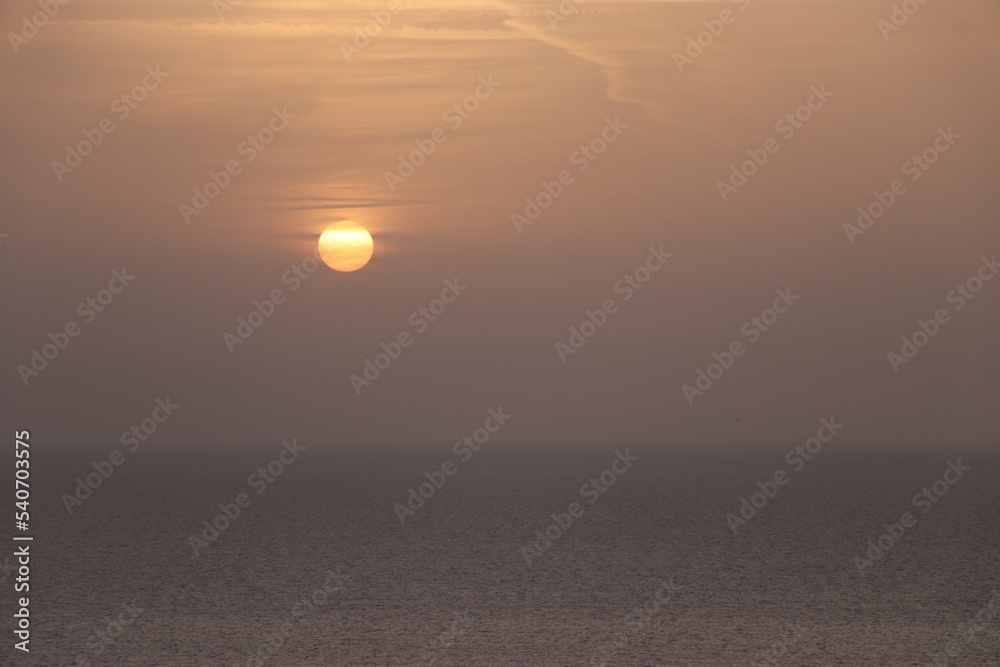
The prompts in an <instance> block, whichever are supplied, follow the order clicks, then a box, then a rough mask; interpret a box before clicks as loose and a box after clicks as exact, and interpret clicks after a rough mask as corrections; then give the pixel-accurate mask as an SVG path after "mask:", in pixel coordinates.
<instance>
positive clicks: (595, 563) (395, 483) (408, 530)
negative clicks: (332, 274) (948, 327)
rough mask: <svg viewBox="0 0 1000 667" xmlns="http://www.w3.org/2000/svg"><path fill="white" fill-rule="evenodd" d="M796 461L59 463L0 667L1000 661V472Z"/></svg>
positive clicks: (864, 459) (998, 468) (509, 449)
mask: <svg viewBox="0 0 1000 667" xmlns="http://www.w3.org/2000/svg"><path fill="white" fill-rule="evenodd" d="M835 442H836V441H834V443H835ZM799 447H800V450H798V451H797V450H796V449H795V445H794V444H788V445H774V444H763V445H762V444H754V445H746V446H733V445H718V446H715V445H711V444H698V445H686V446H676V445H674V446H667V445H659V444H650V443H639V444H631V445H630V444H628V443H608V444H606V445H593V444H588V445H580V446H575V447H574V446H566V445H559V446H557V445H537V446H528V445H523V446H506V445H504V446H501V445H495V446H493V448H490V445H486V446H485V447H483V448H481V449H479V450H478V451H475V452H474V455H468V456H467V458H466V459H465V460H463V458H461V457H459V456H456V454H455V452H454V451H452V449H451V448H442V447H441V446H440V445H427V446H423V445H413V446H386V445H369V446H360V445H359V446H353V447H333V446H324V444H323V443H316V442H313V443H304V442H299V441H295V442H291V441H286V443H285V444H279V443H274V444H271V445H267V446H247V447H236V446H226V447H221V446H210V445H205V446H198V447H195V446H180V445H169V444H164V445H158V446H157V447H155V448H153V447H151V448H148V449H143V450H139V451H138V452H136V453H135V454H132V455H129V456H128V457H126V458H125V460H124V462H121V463H120V465H113V464H112V468H111V469H109V468H108V467H107V465H104V464H103V463H102V462H105V461H106V460H107V458H108V455H109V453H110V452H111V451H112V450H113V449H114V448H115V447H114V446H113V445H107V444H105V445H80V446H64V447H61V448H54V447H52V448H47V449H46V448H38V447H37V446H36V448H35V449H34V450H33V459H32V478H31V484H32V500H31V503H32V505H31V515H32V516H31V524H30V529H29V530H28V531H26V533H24V535H29V536H31V537H32V538H33V539H32V540H31V541H20V542H13V541H11V542H9V547H8V549H7V550H6V551H7V553H6V554H5V555H4V556H0V564H2V565H3V571H2V575H3V580H4V581H3V588H4V589H6V590H7V591H8V592H7V594H5V596H4V609H5V618H6V619H7V621H6V622H5V625H6V626H7V629H6V631H5V632H4V635H5V643H6V644H7V645H6V646H4V647H3V650H2V652H0V663H2V664H3V665H24V666H31V665H44V666H45V667H56V666H68V665H77V666H83V665H115V666H121V667H157V666H161V665H162V666H202V665H206V666H223V665H230V666H232V667H243V666H258V665H284V666H289V667H292V666H295V667H299V666H301V667H305V666H309V667H314V666H315V667H318V666H325V665H635V666H642V665H647V666H648V665H748V666H753V665H796V666H797V665H1000V474H998V473H1000V455H998V450H997V449H996V448H995V447H989V446H961V447H958V446H948V445H936V446H927V445H921V446H906V445H903V444H901V445H896V446H887V445H878V446H870V447H866V446H862V445H854V446H850V447H845V446H842V445H836V444H827V445H825V446H824V447H823V448H822V449H819V450H818V451H815V452H812V453H811V452H809V451H807V450H802V449H801V445H800V446H799ZM275 462H278V463H275ZM105 473H107V475H106V476H105ZM94 475H97V477H95V476H94ZM5 477H10V476H9V475H8V476H5ZM88 477H89V481H90V482H93V483H94V485H96V488H91V486H90V484H89V483H88ZM98 477H99V478H100V479H99V480H98ZM3 490H4V493H5V495H7V496H8V497H9V496H12V495H13V493H12V490H13V484H12V483H11V480H10V479H5V480H3ZM8 491H10V493H8ZM88 491H89V493H87V492H88ZM10 532H11V533H14V532H15V531H13V530H12V531H10ZM24 544H29V545H30V548H29V550H30V580H29V582H28V583H29V585H30V592H29V593H27V594H18V595H27V596H29V597H30V604H29V613H30V642H29V643H28V644H27V645H26V646H27V647H28V648H29V649H30V652H23V651H21V650H17V649H16V648H14V644H15V643H17V641H18V638H17V637H16V636H15V635H14V633H13V630H14V629H15V622H17V619H12V613H13V611H12V610H13V609H14V607H15V605H14V600H15V596H14V594H13V593H11V590H12V586H13V585H14V583H15V579H16V577H17V576H18V574H17V566H16V564H15V563H14V559H15V556H14V550H15V549H16V548H20V547H21V545H24Z"/></svg>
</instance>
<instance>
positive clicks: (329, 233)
mask: <svg viewBox="0 0 1000 667" xmlns="http://www.w3.org/2000/svg"><path fill="white" fill-rule="evenodd" d="M374 250H375V242H374V241H373V240H372V235H371V234H369V233H368V230H367V229H365V228H364V227H362V226H361V225H359V224H357V223H356V222H351V221H346V222H335V223H333V224H332V225H330V226H329V227H327V228H326V229H325V230H323V233H322V234H320V236H319V255H320V257H322V258H323V261H324V262H326V265H327V266H329V267H330V268H331V269H334V270H336V271H357V270H358V269H360V268H361V267H363V266H364V265H365V264H367V263H368V260H370V259H371V258H372V253H373V252H374Z"/></svg>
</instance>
